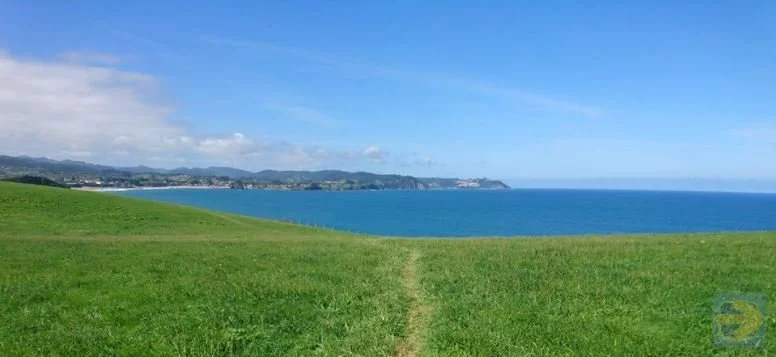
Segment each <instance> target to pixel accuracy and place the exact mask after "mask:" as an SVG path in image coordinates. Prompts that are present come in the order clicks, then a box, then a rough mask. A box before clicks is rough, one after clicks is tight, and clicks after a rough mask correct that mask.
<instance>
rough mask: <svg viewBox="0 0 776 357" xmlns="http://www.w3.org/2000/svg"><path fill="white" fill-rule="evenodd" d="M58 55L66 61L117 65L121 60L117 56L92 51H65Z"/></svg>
mask: <svg viewBox="0 0 776 357" xmlns="http://www.w3.org/2000/svg"><path fill="white" fill-rule="evenodd" d="M60 57H61V58H62V59H63V60H65V61H67V62H75V63H93V64H105V65H117V64H119V63H121V62H122V59H121V58H120V57H118V56H114V55H112V54H109V53H102V52H94V51H67V52H65V53H62V54H61V55H60Z"/></svg>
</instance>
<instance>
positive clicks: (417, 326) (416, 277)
mask: <svg viewBox="0 0 776 357" xmlns="http://www.w3.org/2000/svg"><path fill="white" fill-rule="evenodd" d="M419 259H420V252H419V251H417V250H412V251H410V254H409V256H408V257H407V263H406V264H405V265H404V272H403V274H402V284H403V285H404V288H405V289H406V291H407V297H408V298H409V303H410V308H409V310H408V311H407V335H406V336H405V338H404V339H403V340H401V341H400V342H399V344H398V345H397V351H396V355H397V356H399V357H415V356H417V355H418V353H419V352H420V351H421V350H422V347H423V340H424V338H425V336H424V335H425V330H426V326H427V325H428V317H429V313H430V311H431V308H430V306H429V305H428V304H427V303H426V302H425V301H424V299H423V298H424V297H423V291H422V290H421V288H420V273H419V272H418V260H419Z"/></svg>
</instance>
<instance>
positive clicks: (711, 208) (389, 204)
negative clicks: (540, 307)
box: [119, 189, 776, 237]
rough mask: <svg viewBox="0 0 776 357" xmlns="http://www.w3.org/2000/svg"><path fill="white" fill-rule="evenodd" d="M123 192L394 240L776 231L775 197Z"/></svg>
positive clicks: (603, 192) (523, 191) (640, 193)
mask: <svg viewBox="0 0 776 357" xmlns="http://www.w3.org/2000/svg"><path fill="white" fill-rule="evenodd" d="M119 194H121V195H126V196H132V197H140V198H146V199H152V200H159V201H166V202H173V203H178V204H184V205H191V206H197V207H203V208H209V209H213V210H219V211H225V212H232V213H238V214H243V215H249V216H256V217H263V218H271V219H282V220H291V221H294V222H301V223H306V224H312V225H318V226H325V227H329V228H335V229H341V230H346V231H353V232H361V233H371V234H379V235H392V236H408V237H418V236H437V237H468V236H514V235H528V236H541V235H578V234H608V233H670V232H717V231H754V230H776V194H749V193H719V192H670V191H615V190H547V189H515V190H492V191H468V190H438V191H345V192H325V191H260V190H201V189H199V190H198V189H177V190H139V191H125V192H120V193H119Z"/></svg>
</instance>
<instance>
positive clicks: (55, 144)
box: [0, 50, 385, 169]
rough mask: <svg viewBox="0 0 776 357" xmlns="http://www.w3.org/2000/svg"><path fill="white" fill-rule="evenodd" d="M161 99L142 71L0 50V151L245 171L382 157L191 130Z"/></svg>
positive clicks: (379, 152) (153, 80)
mask: <svg viewBox="0 0 776 357" xmlns="http://www.w3.org/2000/svg"><path fill="white" fill-rule="evenodd" d="M73 56H74V55H72V53H71V54H70V55H68V56H66V57H73ZM163 98H164V96H163V95H162V93H161V91H160V88H159V83H158V80H157V79H156V78H155V77H153V76H150V75H147V74H143V73H136V72H129V71H124V70H120V69H114V68H101V67H95V66H92V65H89V64H87V63H82V62H72V61H65V60H59V61H39V60H29V59H20V58H16V57H14V56H11V55H10V54H8V53H7V52H5V51H2V50H0V153H3V154H11V155H20V154H24V155H35V156H47V157H52V158H88V159H89V161H92V162H95V163H103V164H114V165H124V164H142V163H145V162H146V161H154V163H155V164H157V165H178V164H179V163H182V162H187V163H191V164H192V165H208V164H232V165H236V166H240V167H244V168H248V169H259V168H266V167H272V168H281V169H283V168H311V167H322V166H325V165H334V164H337V163H342V162H351V163H352V162H356V161H357V160H361V161H364V160H366V159H370V160H372V161H381V160H382V158H383V157H384V155H385V153H384V152H383V151H382V150H379V149H377V150H376V151H375V150H374V149H370V150H368V154H366V157H365V156H363V155H359V152H347V151H330V150H326V149H324V148H319V147H309V146H304V145H295V144H289V143H283V142H269V141H267V140H261V139H257V138H249V137H248V136H246V135H244V134H243V133H240V132H239V130H235V131H236V132H235V133H234V134H232V135H204V136H201V135H193V134H192V133H191V132H189V130H187V128H185V127H183V126H181V125H179V124H176V123H174V122H173V121H171V120H170V119H169V117H170V115H171V114H172V113H173V112H174V110H175V108H174V107H173V106H172V105H171V104H170V103H169V102H167V101H165V100H163ZM290 108H291V109H294V108H295V107H290ZM294 110H296V111H297V113H298V114H300V115H311V116H314V113H313V112H306V111H305V110H302V109H299V108H296V109H294Z"/></svg>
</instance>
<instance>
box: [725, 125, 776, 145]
mask: <svg viewBox="0 0 776 357" xmlns="http://www.w3.org/2000/svg"><path fill="white" fill-rule="evenodd" d="M729 134H730V135H731V136H733V137H736V138H739V139H744V140H748V141H757V142H766V143H774V144H776V126H772V125H766V124H754V125H750V126H748V127H742V128H737V129H733V130H731V131H730V133H729Z"/></svg>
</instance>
